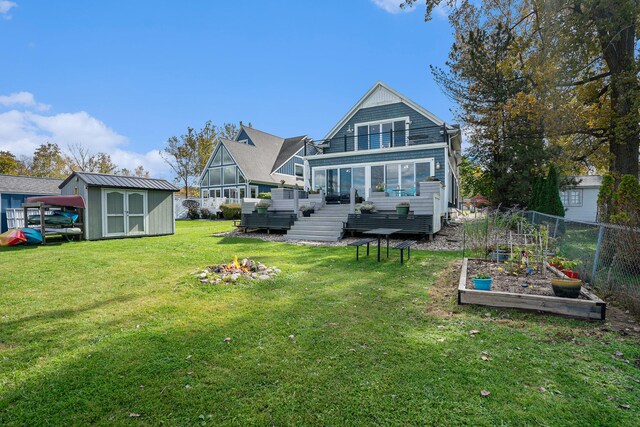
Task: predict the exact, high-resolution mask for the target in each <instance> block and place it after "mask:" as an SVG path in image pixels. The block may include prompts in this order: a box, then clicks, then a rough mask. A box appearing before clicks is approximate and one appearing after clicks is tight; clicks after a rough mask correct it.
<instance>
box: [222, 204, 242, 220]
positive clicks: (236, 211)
mask: <svg viewBox="0 0 640 427" xmlns="http://www.w3.org/2000/svg"><path fill="white" fill-rule="evenodd" d="M241 209H242V208H241V207H240V205H238V204H233V203H225V204H223V205H220V210H221V211H222V217H223V218H224V219H240V213H241Z"/></svg>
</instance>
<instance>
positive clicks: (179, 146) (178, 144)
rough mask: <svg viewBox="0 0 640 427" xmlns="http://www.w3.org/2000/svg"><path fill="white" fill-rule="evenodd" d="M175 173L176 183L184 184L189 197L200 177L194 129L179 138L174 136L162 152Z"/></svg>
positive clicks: (188, 130)
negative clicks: (192, 186) (193, 185)
mask: <svg viewBox="0 0 640 427" xmlns="http://www.w3.org/2000/svg"><path fill="white" fill-rule="evenodd" d="M160 155H161V156H162V158H163V159H164V160H165V162H167V164H168V165H169V166H171V169H173V172H174V173H175V175H176V177H175V180H176V182H180V183H182V184H184V191H185V195H186V196H187V197H189V188H190V186H191V184H192V182H193V180H194V178H195V177H196V176H197V175H198V172H197V171H198V168H199V162H198V145H197V138H196V136H195V133H194V131H193V129H192V128H188V129H187V133H186V134H184V135H181V136H180V137H179V138H178V137H176V136H172V137H170V138H169V139H168V140H167V146H166V147H165V148H164V150H163V151H161V152H160Z"/></svg>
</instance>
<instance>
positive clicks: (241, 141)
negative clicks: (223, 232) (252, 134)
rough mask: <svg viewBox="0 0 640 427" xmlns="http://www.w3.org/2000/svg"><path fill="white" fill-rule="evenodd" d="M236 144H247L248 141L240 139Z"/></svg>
mask: <svg viewBox="0 0 640 427" xmlns="http://www.w3.org/2000/svg"><path fill="white" fill-rule="evenodd" d="M238 142H239V143H241V144H248V143H249V140H248V139H241V140H239V141H238Z"/></svg>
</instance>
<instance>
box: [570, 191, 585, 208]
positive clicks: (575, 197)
mask: <svg viewBox="0 0 640 427" xmlns="http://www.w3.org/2000/svg"><path fill="white" fill-rule="evenodd" d="M569 203H570V204H571V206H582V190H571V191H570V192H569Z"/></svg>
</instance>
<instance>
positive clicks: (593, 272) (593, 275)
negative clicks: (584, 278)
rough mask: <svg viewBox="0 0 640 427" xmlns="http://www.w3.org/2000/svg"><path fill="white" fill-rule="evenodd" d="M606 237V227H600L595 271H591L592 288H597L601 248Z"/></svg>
mask: <svg viewBox="0 0 640 427" xmlns="http://www.w3.org/2000/svg"><path fill="white" fill-rule="evenodd" d="M603 235H604V227H603V226H601V225H599V226H598V243H597V245H596V255H595V257H594V258H593V269H592V270H591V286H595V282H596V272H597V270H598V259H599V258H600V247H601V245H602V236H603Z"/></svg>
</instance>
